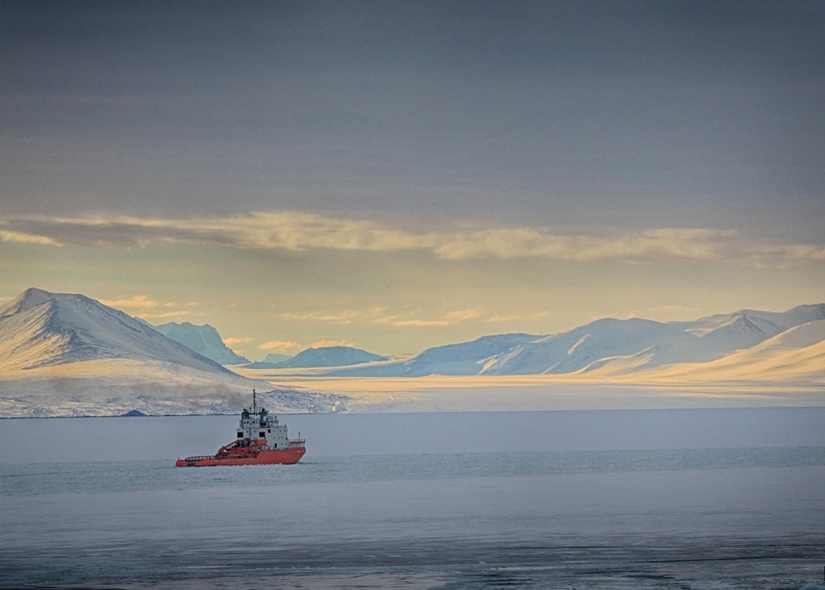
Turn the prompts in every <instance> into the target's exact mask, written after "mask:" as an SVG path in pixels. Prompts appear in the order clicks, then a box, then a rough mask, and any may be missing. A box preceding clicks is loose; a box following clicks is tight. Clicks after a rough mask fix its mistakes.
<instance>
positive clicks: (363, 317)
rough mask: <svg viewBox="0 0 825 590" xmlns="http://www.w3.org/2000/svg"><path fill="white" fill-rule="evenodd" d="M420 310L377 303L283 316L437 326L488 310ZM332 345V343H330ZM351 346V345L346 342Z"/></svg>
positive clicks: (404, 325)
mask: <svg viewBox="0 0 825 590" xmlns="http://www.w3.org/2000/svg"><path fill="white" fill-rule="evenodd" d="M419 313H420V310H406V311H404V312H390V311H389V308H388V307H384V306H374V307H369V308H366V309H358V310H344V311H337V312H319V311H312V312H307V313H284V314H281V315H280V316H279V317H280V318H281V319H283V320H293V321H311V322H323V323H329V324H344V325H346V324H354V323H370V324H380V325H385V326H395V327H438V326H453V325H455V324H458V323H461V322H466V321H470V320H474V319H478V318H481V317H482V316H484V315H485V314H486V313H487V312H485V311H484V310H483V309H481V308H470V309H459V310H455V311H450V312H447V313H445V314H442V315H439V316H436V317H418V314H419ZM330 346H331V345H330ZM346 346H349V345H346Z"/></svg>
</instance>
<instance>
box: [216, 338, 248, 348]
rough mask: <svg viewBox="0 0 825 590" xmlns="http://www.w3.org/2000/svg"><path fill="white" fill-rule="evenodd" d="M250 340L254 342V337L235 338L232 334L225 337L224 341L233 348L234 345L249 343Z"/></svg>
mask: <svg viewBox="0 0 825 590" xmlns="http://www.w3.org/2000/svg"><path fill="white" fill-rule="evenodd" d="M250 342H252V338H233V337H232V336H230V337H229V338H224V339H223V343H224V344H226V345H227V346H228V347H229V348H232V347H233V346H240V345H242V344H249V343H250Z"/></svg>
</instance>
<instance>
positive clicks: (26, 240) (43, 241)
mask: <svg viewBox="0 0 825 590" xmlns="http://www.w3.org/2000/svg"><path fill="white" fill-rule="evenodd" d="M0 241H3V242H19V243H21V244H38V245H40V246H62V245H63V244H60V243H59V242H56V241H55V240H53V239H51V238H49V237H47V236H41V235H35V234H30V233H21V232H16V231H5V230H0Z"/></svg>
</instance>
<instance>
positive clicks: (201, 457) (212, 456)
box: [184, 455, 215, 461]
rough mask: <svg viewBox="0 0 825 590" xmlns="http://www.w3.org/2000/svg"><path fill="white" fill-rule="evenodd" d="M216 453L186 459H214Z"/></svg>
mask: <svg viewBox="0 0 825 590" xmlns="http://www.w3.org/2000/svg"><path fill="white" fill-rule="evenodd" d="M214 458H215V455H195V456H194V457H187V458H186V459H184V461H201V460H202V459H214Z"/></svg>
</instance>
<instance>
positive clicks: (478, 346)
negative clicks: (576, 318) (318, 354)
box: [330, 334, 540, 377]
mask: <svg viewBox="0 0 825 590" xmlns="http://www.w3.org/2000/svg"><path fill="white" fill-rule="evenodd" d="M537 338H540V337H539V336H532V335H530V334H499V335H496V336H483V337H481V338H478V339H477V340H473V341H472V342H462V343H459V344H447V345H444V346H436V347H434V348H428V349H426V350H424V351H423V352H420V353H418V354H416V355H412V356H408V357H403V358H398V359H392V360H387V361H384V362H373V363H369V364H368V365H364V366H361V367H352V368H347V369H340V370H338V371H334V372H331V373H330V374H333V375H338V376H359V377H421V376H424V375H477V374H479V373H481V372H482V370H483V369H484V366H485V363H486V362H487V361H489V359H491V358H494V357H495V356H496V355H499V354H502V353H505V352H507V351H510V350H512V349H513V348H514V347H517V346H519V345H523V344H525V343H528V342H531V341H533V340H536V339H537Z"/></svg>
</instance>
